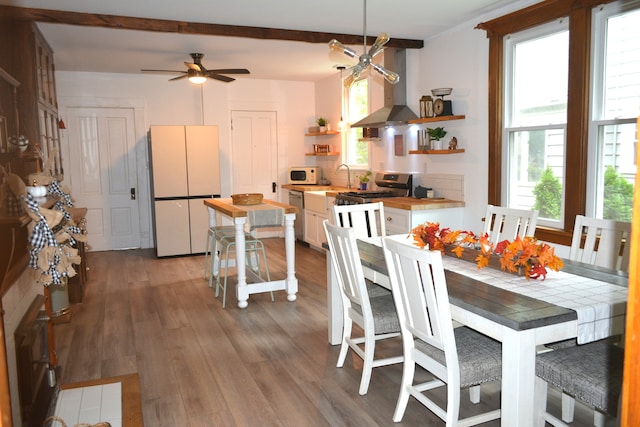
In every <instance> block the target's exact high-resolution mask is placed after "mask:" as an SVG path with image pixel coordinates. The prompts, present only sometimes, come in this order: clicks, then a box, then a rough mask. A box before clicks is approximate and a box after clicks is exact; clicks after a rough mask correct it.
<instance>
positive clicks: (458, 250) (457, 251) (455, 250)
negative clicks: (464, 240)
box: [451, 245, 464, 258]
mask: <svg viewBox="0 0 640 427" xmlns="http://www.w3.org/2000/svg"><path fill="white" fill-rule="evenodd" d="M451 252H453V253H454V254H456V256H457V257H458V258H460V257H461V256H462V252H464V248H463V247H462V246H460V245H458V246H456V247H455V248H453V249H452V250H451Z"/></svg>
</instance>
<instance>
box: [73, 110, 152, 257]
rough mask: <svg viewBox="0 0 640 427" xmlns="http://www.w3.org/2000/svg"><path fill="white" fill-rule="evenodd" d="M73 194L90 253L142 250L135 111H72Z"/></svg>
mask: <svg viewBox="0 0 640 427" xmlns="http://www.w3.org/2000/svg"><path fill="white" fill-rule="evenodd" d="M68 114H69V116H68V118H66V117H65V119H66V120H68V122H67V123H68V124H67V129H68V130H67V132H68V138H69V147H70V149H69V156H70V159H69V161H70V164H71V165H73V167H70V168H69V170H70V175H71V180H70V181H69V182H68V183H67V184H68V185H69V186H70V187H71V194H72V196H73V198H74V199H75V206H76V207H85V208H87V217H86V218H87V238H88V244H89V249H90V250H91V251H106V250H115V249H128V248H139V247H140V246H141V245H140V230H139V229H140V227H139V213H138V212H139V207H138V200H137V197H135V194H136V193H137V188H136V185H137V184H136V183H137V175H136V152H135V142H136V141H135V131H134V129H135V119H134V110H133V109H129V108H69V109H68Z"/></svg>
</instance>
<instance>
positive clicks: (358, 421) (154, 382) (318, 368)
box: [55, 239, 592, 427]
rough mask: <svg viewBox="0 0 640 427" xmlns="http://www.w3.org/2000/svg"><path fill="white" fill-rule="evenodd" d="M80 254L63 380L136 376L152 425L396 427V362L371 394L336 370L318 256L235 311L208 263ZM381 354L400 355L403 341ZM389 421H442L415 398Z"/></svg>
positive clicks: (354, 377) (64, 328) (302, 257)
mask: <svg viewBox="0 0 640 427" xmlns="http://www.w3.org/2000/svg"><path fill="white" fill-rule="evenodd" d="M265 243H266V248H267V252H268V258H269V267H270V271H271V275H272V278H276V279H282V278H284V277H285V265H284V243H283V240H281V239H265ZM87 258H88V265H89V267H90V271H89V283H88V286H87V289H86V290H85V295H84V300H83V302H82V303H81V304H76V305H74V306H73V308H72V312H73V315H72V317H71V321H70V322H69V323H61V324H57V325H56V326H55V341H56V349H57V353H58V359H59V363H60V365H61V366H62V381H61V382H62V383H63V384H66V383H74V382H80V381H87V380H93V379H100V378H109V377H113V376H118V375H125V374H131V373H138V374H139V377H140V385H141V391H142V408H143V416H144V423H145V426H147V427H163V426H166V427H209V426H253V425H261V426H364V425H366V426H390V425H394V423H393V422H392V420H391V417H392V414H393V411H394V409H395V404H396V399H397V396H398V387H399V382H400V378H401V374H402V367H401V365H395V366H389V367H382V368H376V369H374V371H373V375H372V379H371V385H370V387H369V393H368V394H367V395H366V396H359V395H358V385H359V381H360V374H361V368H362V362H361V360H360V359H358V358H357V357H355V358H354V357H353V355H352V354H351V353H350V354H349V356H348V357H347V362H346V363H345V366H344V367H343V368H336V367H335V365H336V361H337V359H338V350H339V347H338V346H330V345H329V344H328V341H327V314H326V270H325V265H326V264H325V256H324V254H322V253H320V252H317V251H315V250H313V249H309V248H307V247H304V246H302V245H299V244H298V245H296V275H297V277H298V280H299V292H298V299H297V301H295V302H288V301H287V299H286V294H285V292H284V291H279V292H275V298H276V299H275V302H271V299H270V297H269V294H268V293H266V294H258V295H252V296H251V297H250V299H249V306H248V308H246V309H242V310H241V309H239V308H238V307H237V302H236V300H235V289H234V288H233V287H230V289H229V291H228V295H227V298H228V299H227V308H226V309H222V303H221V299H220V298H218V299H216V298H215V296H214V291H213V290H212V289H211V288H209V287H208V281H207V280H204V278H203V262H204V257H203V256H192V257H177V258H166V259H158V258H156V257H155V252H154V251H153V250H129V251H113V252H90V253H88V257H87ZM230 279H231V280H230V281H231V282H232V283H233V280H232V279H233V278H230ZM377 351H382V352H385V353H388V354H391V353H397V352H399V351H401V348H400V341H397V342H391V343H389V344H388V345H386V346H384V347H381V348H380V349H379V350H377ZM420 374H421V375H425V376H426V375H428V374H427V373H425V372H421V373H420ZM550 395H551V396H553V397H554V398H556V397H558V396H557V395H556V394H553V393H550ZM441 396H442V399H443V400H444V394H442V395H441ZM462 401H463V408H462V413H463V414H467V413H469V412H470V411H471V412H473V411H476V410H477V407H476V406H475V405H472V404H470V403H469V401H468V394H466V392H465V394H464V395H463V399H462ZM499 404H500V393H499V385H495V386H488V387H486V388H483V394H482V402H481V403H480V404H479V405H478V406H479V408H481V409H484V408H486V407H491V408H495V407H498V406H499ZM576 412H577V414H576V419H577V421H576V423H574V425H589V422H590V421H591V417H592V414H591V412H589V411H584V409H582V408H581V407H580V406H579V405H578V406H577V407H576ZM395 425H399V426H403V425H407V426H416V425H421V426H425V425H427V426H441V425H444V423H442V422H441V421H440V420H439V419H438V418H437V417H436V416H434V415H433V414H431V413H430V412H429V411H428V410H426V408H424V407H422V406H421V405H420V404H418V403H417V402H416V401H415V400H413V399H410V402H409V406H408V409H407V412H406V414H405V416H404V419H403V421H402V423H398V424H395ZM485 425H487V426H498V425H499V422H498V421H494V422H491V423H487V424H485Z"/></svg>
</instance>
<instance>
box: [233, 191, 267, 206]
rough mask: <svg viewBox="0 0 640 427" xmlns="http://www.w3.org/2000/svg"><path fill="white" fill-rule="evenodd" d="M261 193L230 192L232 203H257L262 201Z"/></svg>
mask: <svg viewBox="0 0 640 427" xmlns="http://www.w3.org/2000/svg"><path fill="white" fill-rule="evenodd" d="M262 197H263V196H262V193H244V194H232V195H231V199H233V204H234V205H259V204H260V203H262Z"/></svg>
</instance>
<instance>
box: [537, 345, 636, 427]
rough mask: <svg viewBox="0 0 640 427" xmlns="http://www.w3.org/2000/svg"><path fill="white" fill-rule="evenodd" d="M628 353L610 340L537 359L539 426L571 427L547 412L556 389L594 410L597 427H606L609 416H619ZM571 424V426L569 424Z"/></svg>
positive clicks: (547, 353) (544, 354) (542, 355)
mask: <svg viewBox="0 0 640 427" xmlns="http://www.w3.org/2000/svg"><path fill="white" fill-rule="evenodd" d="M623 362H624V350H623V349H622V348H620V347H619V346H617V345H614V344H612V343H611V342H610V341H609V340H601V341H596V342H592V343H588V344H582V345H575V346H572V347H565V348H560V349H557V350H554V351H549V352H546V353H541V354H538V355H537V356H536V376H537V377H536V386H535V394H536V399H535V405H536V408H535V414H536V424H535V425H536V426H539V427H542V426H544V425H545V421H547V422H549V423H551V424H552V425H553V426H555V427H567V424H566V423H565V422H563V420H560V419H558V418H557V417H555V416H554V415H552V414H551V413H549V412H547V410H546V405H547V390H548V386H549V385H552V386H554V387H556V388H558V389H560V391H561V392H562V393H563V396H564V395H570V396H572V397H575V398H576V399H579V400H581V401H582V402H584V403H586V404H587V405H589V406H591V407H592V408H594V410H595V411H594V422H593V424H594V426H596V427H603V426H604V425H605V421H606V415H607V414H608V415H612V416H615V415H617V413H618V406H619V399H620V393H621V389H622V370H623ZM568 422H571V420H570V421H568Z"/></svg>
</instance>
